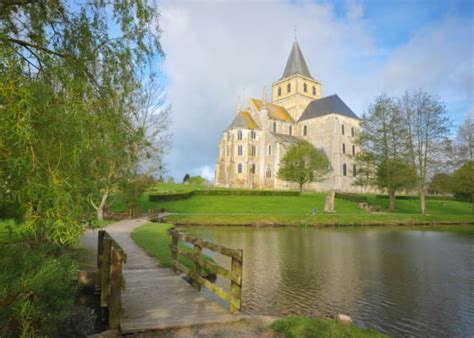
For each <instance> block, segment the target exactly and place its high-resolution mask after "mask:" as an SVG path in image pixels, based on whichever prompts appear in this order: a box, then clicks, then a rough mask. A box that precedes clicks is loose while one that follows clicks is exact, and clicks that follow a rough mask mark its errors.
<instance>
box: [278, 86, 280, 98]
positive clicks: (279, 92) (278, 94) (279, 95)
mask: <svg viewBox="0 0 474 338" xmlns="http://www.w3.org/2000/svg"><path fill="white" fill-rule="evenodd" d="M278 96H281V87H278Z"/></svg>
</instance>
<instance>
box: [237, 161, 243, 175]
mask: <svg viewBox="0 0 474 338" xmlns="http://www.w3.org/2000/svg"><path fill="white" fill-rule="evenodd" d="M237 172H238V173H239V174H242V163H239V164H238V165H237Z"/></svg>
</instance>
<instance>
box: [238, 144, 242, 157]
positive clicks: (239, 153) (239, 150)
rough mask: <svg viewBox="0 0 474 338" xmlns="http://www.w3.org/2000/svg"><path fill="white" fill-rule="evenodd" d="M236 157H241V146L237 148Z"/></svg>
mask: <svg viewBox="0 0 474 338" xmlns="http://www.w3.org/2000/svg"><path fill="white" fill-rule="evenodd" d="M237 155H239V156H242V146H241V145H239V146H238V147H237Z"/></svg>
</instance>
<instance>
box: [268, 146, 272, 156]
mask: <svg viewBox="0 0 474 338" xmlns="http://www.w3.org/2000/svg"><path fill="white" fill-rule="evenodd" d="M271 154H272V145H271V144H269V145H268V155H271Z"/></svg>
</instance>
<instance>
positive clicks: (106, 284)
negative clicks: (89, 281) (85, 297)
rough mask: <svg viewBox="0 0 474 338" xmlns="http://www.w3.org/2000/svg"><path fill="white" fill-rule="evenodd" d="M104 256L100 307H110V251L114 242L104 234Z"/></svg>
mask: <svg viewBox="0 0 474 338" xmlns="http://www.w3.org/2000/svg"><path fill="white" fill-rule="evenodd" d="M103 245H104V246H103V256H102V273H101V277H102V280H101V283H100V306H102V307H106V306H107V305H108V299H109V292H110V251H111V249H112V240H111V239H110V236H107V234H104V243H103Z"/></svg>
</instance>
